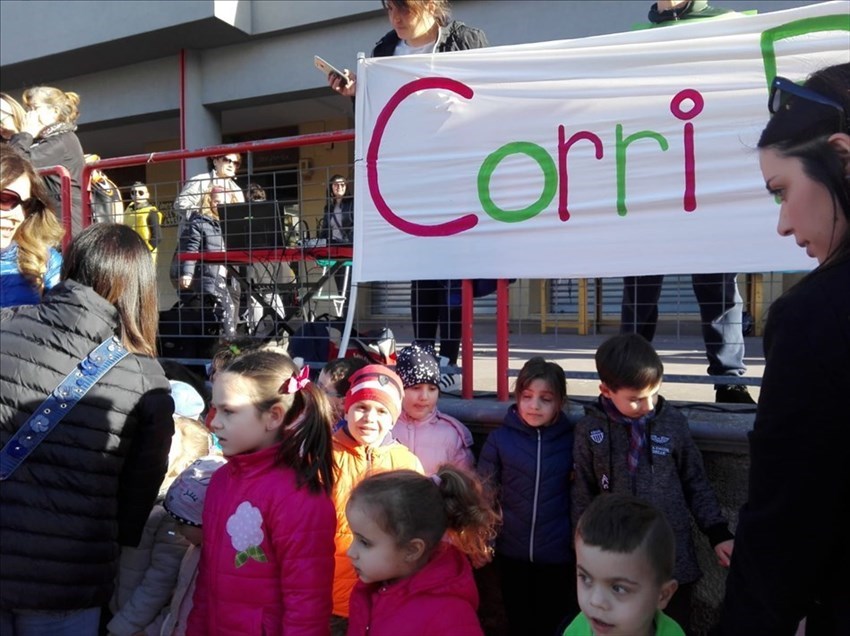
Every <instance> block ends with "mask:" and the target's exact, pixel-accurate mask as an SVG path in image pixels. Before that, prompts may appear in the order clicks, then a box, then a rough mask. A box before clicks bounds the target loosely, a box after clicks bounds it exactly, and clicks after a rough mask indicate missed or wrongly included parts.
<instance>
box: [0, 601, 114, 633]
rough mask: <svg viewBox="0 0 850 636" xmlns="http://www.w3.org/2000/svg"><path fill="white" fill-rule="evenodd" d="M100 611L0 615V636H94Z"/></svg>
mask: <svg viewBox="0 0 850 636" xmlns="http://www.w3.org/2000/svg"><path fill="white" fill-rule="evenodd" d="M99 627H100V608H99V607H90V608H88V609H81V610H67V611H58V612H53V611H31V610H2V611H0V634H2V636H97V634H98V629H99Z"/></svg>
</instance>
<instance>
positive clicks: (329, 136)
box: [62, 130, 509, 401]
mask: <svg viewBox="0 0 850 636" xmlns="http://www.w3.org/2000/svg"><path fill="white" fill-rule="evenodd" d="M353 140H354V131H353V130H340V131H335V132H327V133H313V134H308V135H295V136H293V137H279V138H275V139H263V140H258V141H245V142H239V143H234V144H222V145H218V146H207V147H205V148H199V149H197V150H167V151H163V152H152V153H149V154H139V155H128V156H126V157H113V158H111V159H100V160H99V161H95V162H93V163H90V164H86V166H85V167H84V168H83V178H82V189H83V192H88V189H89V182H90V181H91V174H92V172H93V171H94V170H97V169H100V170H109V169H111V168H125V167H128V166H138V165H143V164H148V163H164V162H167V161H182V160H185V159H195V158H198V157H214V156H220V155H226V154H228V153H231V152H234V153H249V152H264V151H268V150H278V149H280V148H296V147H300V146H315V145H321V144H332V143H337V142H346V141H353ZM63 187H64V184H63ZM68 193H69V194H68V197H67V201H68V202H69V204H70V179H69V182H68ZM62 198H63V214H64V201H65V200H66V197H65V194H64V190H63V195H62ZM82 217H83V219H82V223H83V227H87V226H88V225H89V224H91V198H90V197H87V196H84V197H83V210H82ZM64 218H65V217H64V216H63V220H64ZM66 227H70V207H69V209H68V225H66ZM496 293H497V299H496V303H497V310H496V319H497V341H496V373H497V380H496V387H497V397H498V399H499V400H502V401H506V400H508V398H509V395H508V282H507V280H499V283H498V286H497V291H496ZM462 298H463V309H462V315H463V325H462V331H461V342H462V344H463V356H462V369H463V373H462V376H461V378H462V380H461V383H462V386H461V396H462V397H463V398H464V399H471V398H472V392H473V378H474V374H473V359H474V354H473V345H472V340H473V338H472V335H473V330H472V324H473V320H472V307H473V306H472V303H473V297H472V282H471V281H468V280H467V281H464V283H463V289H462Z"/></svg>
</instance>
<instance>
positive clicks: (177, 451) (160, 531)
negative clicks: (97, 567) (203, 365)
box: [107, 381, 210, 636]
mask: <svg viewBox="0 0 850 636" xmlns="http://www.w3.org/2000/svg"><path fill="white" fill-rule="evenodd" d="M175 384H183V383H178V382H175V381H172V394H173V395H174V403H175V410H178V411H181V412H184V411H185V410H187V409H188V410H190V411H191V410H194V409H197V400H201V398H200V396H199V395H198V394H197V392H196V391H195V390H194V389H192V388H191V387H189V385H188V384H186V385H185V387H187V388H186V389H180V388H179V387H178V389H177V390H176V391H175V388H174V385H175ZM201 403H203V400H201ZM209 446H210V440H209V433H207V431H206V429H205V428H204V426H203V424H201V423H200V422H198V421H197V420H193V419H190V418H187V417H182V416H178V415H175V417H174V435H173V436H172V438H171V448H170V450H169V453H168V472H167V473H166V474H165V480H164V481H163V483H162V486H161V487H160V491H159V496H158V497H157V503H156V504H155V505H154V507H153V508H152V509H151V512H150V514H149V515H148V520H147V521H146V522H145V528H144V531H143V532H142V539H141V541H140V542H139V545H138V546H136V547H127V546H125V547H122V548H121V557H120V559H119V563H118V575H117V576H116V579H115V590H114V592H113V595H112V599H111V601H110V602H109V610H110V612H111V613H112V618H111V619H110V620H109V623H108V624H107V630H108V632H109V634H110V635H115V636H132V635H134V634H138V633H144V634H151V635H153V634H159V625H160V620H159V619H160V613H161V611H162V610H163V608H165V607H167V606H168V603H169V601H170V600H171V595H172V594H173V592H174V586H175V585H176V584H177V572H178V570H179V569H180V561H181V559H183V555H184V554H185V553H186V549H187V548H188V547H189V544H188V543H187V542H186V540H184V539H183V537H181V536H180V534H178V532H177V523H176V522H175V521H174V519H172V518H171V517H170V516H168V514H167V513H166V510H165V508H164V507H163V500H164V499H165V496H166V491H167V490H168V488H169V486H170V485H171V483H172V482H173V481H174V479H175V478H176V477H177V475H179V474H180V473H181V472H182V471H183V470H184V469H185V468H186V467H187V466H188V465H189V464H191V463H192V462H194V461H195V460H196V459H198V458H199V457H203V456H204V455H206V454H207V453H208V452H209Z"/></svg>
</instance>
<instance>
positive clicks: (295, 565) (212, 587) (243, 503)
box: [186, 445, 336, 636]
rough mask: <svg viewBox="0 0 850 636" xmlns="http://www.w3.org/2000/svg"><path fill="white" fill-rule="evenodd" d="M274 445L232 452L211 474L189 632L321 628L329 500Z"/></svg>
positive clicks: (212, 634)
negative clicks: (278, 460) (279, 459)
mask: <svg viewBox="0 0 850 636" xmlns="http://www.w3.org/2000/svg"><path fill="white" fill-rule="evenodd" d="M277 451H278V445H275V446H272V447H271V448H267V449H264V450H261V451H258V452H256V453H250V454H247V455H236V456H233V457H230V458H229V460H228V462H227V464H225V465H224V466H222V467H221V468H219V469H218V470H217V471H216V472H215V473H214V474H213V476H212V479H211V480H210V485H209V488H208V489H207V495H206V501H205V502H204V516H203V520H204V525H203V529H204V544H203V550H202V552H201V565H200V569H199V571H198V580H197V586H196V588H195V595H194V598H193V607H192V613H191V614H190V615H189V624H188V628H187V630H186V633H187V634H188V635H189V636H216V635H221V636H236V635H238V634H245V635H246V636H247V635H250V636H256V635H257V634H266V635H283V634H285V635H286V636H327V634H328V633H329V631H330V628H329V626H330V623H329V621H330V615H331V586H332V584H333V571H334V531H335V529H336V515H335V513H334V506H333V502H332V501H331V499H330V497H328V496H326V495H324V494H313V493H311V492H310V491H308V490H307V488H306V487H304V488H300V489H299V488H297V487H296V479H295V473H294V472H293V471H292V469H290V468H288V467H286V466H282V465H277V464H275V455H276V454H277Z"/></svg>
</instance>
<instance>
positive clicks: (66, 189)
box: [38, 166, 86, 250]
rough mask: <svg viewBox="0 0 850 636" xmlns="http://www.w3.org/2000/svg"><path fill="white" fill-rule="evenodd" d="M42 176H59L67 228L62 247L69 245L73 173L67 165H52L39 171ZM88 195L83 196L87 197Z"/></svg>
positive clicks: (63, 220) (64, 221) (64, 224)
mask: <svg viewBox="0 0 850 636" xmlns="http://www.w3.org/2000/svg"><path fill="white" fill-rule="evenodd" d="M38 172H39V173H40V174H41V175H42V176H43V175H47V174H55V175H58V176H59V188H60V190H59V193H60V198H61V206H62V226H63V227H64V228H65V236H64V237H62V249H63V250H64V249H65V248H66V247H68V243H70V242H71V173H70V172H68V169H67V168H66V167H65V166H51V167H49V168H42V169H41V170H39V171H38ZM85 198H86V197H83V199H85Z"/></svg>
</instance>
